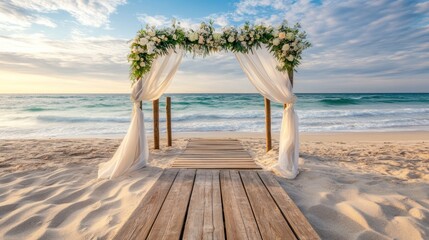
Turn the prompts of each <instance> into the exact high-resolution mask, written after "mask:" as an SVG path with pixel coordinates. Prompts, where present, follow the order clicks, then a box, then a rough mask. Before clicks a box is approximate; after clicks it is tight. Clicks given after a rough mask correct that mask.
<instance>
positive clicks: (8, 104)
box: [0, 93, 429, 138]
mask: <svg viewBox="0 0 429 240" xmlns="http://www.w3.org/2000/svg"><path fill="white" fill-rule="evenodd" d="M167 95H168V96H171V97H172V115H173V117H172V119H173V131H175V132H200V131H201V132H206V131H237V132H263V131H264V101H263V97H262V96H260V95H259V94H167ZM297 96H298V103H297V105H296V109H297V112H298V115H299V117H300V131H301V132H327V131H329V132H332V131H391V130H429V94H417V93H416V94H297ZM143 108H144V113H145V120H146V123H147V124H146V127H147V130H148V131H150V130H151V127H152V126H151V121H152V112H151V103H145V104H144V106H143ZM160 109H161V113H160V116H161V130H162V131H164V130H165V129H164V127H165V111H164V109H165V98H164V96H163V97H162V98H161V104H160ZM131 110H132V104H131V103H130V100H129V96H128V95H126V94H100V95H87V94H85V95H0V138H38V137H79V136H116V135H118V136H121V135H124V134H125V133H126V131H127V128H128V124H129V121H130V116H131ZM281 116H282V106H281V105H280V104H273V105H272V118H273V124H272V127H273V131H278V130H279V128H280V122H281Z"/></svg>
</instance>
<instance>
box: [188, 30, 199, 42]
mask: <svg viewBox="0 0 429 240" xmlns="http://www.w3.org/2000/svg"><path fill="white" fill-rule="evenodd" d="M188 39H189V41H191V42H194V41H196V40H197V39H198V34H197V33H195V32H192V33H189V36H188Z"/></svg>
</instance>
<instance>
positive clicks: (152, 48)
mask: <svg viewBox="0 0 429 240" xmlns="http://www.w3.org/2000/svg"><path fill="white" fill-rule="evenodd" d="M146 47H147V54H153V53H154V52H155V46H154V43H153V42H149V43H148V44H147V46H146Z"/></svg>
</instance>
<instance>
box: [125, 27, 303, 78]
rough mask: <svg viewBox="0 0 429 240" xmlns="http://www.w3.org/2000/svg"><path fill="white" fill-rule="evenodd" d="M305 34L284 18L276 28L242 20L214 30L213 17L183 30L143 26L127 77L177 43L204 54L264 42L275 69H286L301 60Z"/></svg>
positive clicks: (246, 49)
mask: <svg viewBox="0 0 429 240" xmlns="http://www.w3.org/2000/svg"><path fill="white" fill-rule="evenodd" d="M306 38H307V35H306V33H305V32H304V31H301V27H300V25H299V24H295V26H293V27H290V26H288V24H287V22H286V21H285V22H283V23H282V24H281V25H280V26H278V27H276V28H273V27H271V26H265V25H263V24H259V25H251V24H250V23H245V24H244V25H243V26H242V27H241V28H238V29H237V28H233V27H225V28H223V29H222V32H216V31H215V28H214V27H213V21H210V22H209V23H205V22H202V23H201V25H200V27H199V29H197V30H192V29H191V30H185V29H183V28H182V27H181V26H180V23H177V24H176V22H173V24H172V26H171V27H168V28H162V29H156V28H154V27H146V29H141V30H140V31H138V32H137V36H136V37H135V39H134V40H133V41H132V43H131V46H130V48H131V53H130V54H129V55H128V60H129V61H130V63H131V65H130V78H131V80H132V81H133V82H134V81H136V80H137V79H139V78H141V77H142V76H143V75H144V74H145V73H147V72H149V71H150V68H151V66H152V62H153V60H154V59H155V58H156V57H157V56H162V55H165V54H167V53H168V52H169V51H170V50H171V49H173V50H174V49H176V48H177V47H180V48H183V49H184V50H186V52H190V53H192V54H193V55H202V56H207V55H209V54H211V53H216V52H219V51H231V52H234V53H236V52H240V53H249V52H252V51H253V49H255V48H260V47H262V45H266V46H267V47H268V49H269V50H270V52H271V53H272V54H273V56H274V57H275V58H276V59H277V60H278V62H279V65H278V66H277V68H278V70H279V71H282V72H287V71H288V70H293V69H295V68H296V67H297V66H298V65H299V64H300V63H301V60H302V56H301V55H302V52H303V50H304V49H307V48H309V47H310V46H311V44H310V42H308V41H307V39H306Z"/></svg>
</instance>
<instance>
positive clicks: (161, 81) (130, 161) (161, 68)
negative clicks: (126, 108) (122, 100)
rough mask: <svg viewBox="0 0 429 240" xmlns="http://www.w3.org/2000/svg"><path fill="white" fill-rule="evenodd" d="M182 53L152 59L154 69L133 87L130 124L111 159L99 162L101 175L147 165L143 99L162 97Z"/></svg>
mask: <svg viewBox="0 0 429 240" xmlns="http://www.w3.org/2000/svg"><path fill="white" fill-rule="evenodd" d="M182 56H183V50H181V49H176V50H170V51H169V52H168V54H166V55H164V56H160V57H158V58H157V59H155V60H154V61H153V63H152V68H151V70H150V71H149V72H148V73H147V74H145V75H144V76H143V78H142V79H140V80H138V81H137V82H136V83H135V84H134V85H133V88H132V91H131V100H132V102H133V113H132V117H131V123H130V127H129V128H128V131H127V134H126V135H125V137H124V139H123V140H122V142H121V145H120V146H119V147H118V149H117V150H116V152H115V154H114V155H113V157H112V159H110V161H108V162H106V163H102V164H100V166H99V169H98V178H109V179H111V178H114V177H118V176H120V175H123V174H124V173H127V172H130V171H133V170H136V169H139V168H142V167H144V166H146V164H147V161H148V159H149V146H148V142H147V138H146V130H145V126H144V115H143V112H142V110H141V109H140V101H150V100H155V99H158V98H159V97H161V95H162V94H163V93H164V92H165V90H166V89H167V88H168V86H169V85H170V83H171V80H172V79H173V77H174V75H175V74H176V72H177V69H178V68H179V65H180V62H181V60H182Z"/></svg>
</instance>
